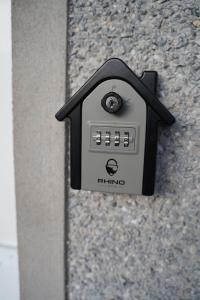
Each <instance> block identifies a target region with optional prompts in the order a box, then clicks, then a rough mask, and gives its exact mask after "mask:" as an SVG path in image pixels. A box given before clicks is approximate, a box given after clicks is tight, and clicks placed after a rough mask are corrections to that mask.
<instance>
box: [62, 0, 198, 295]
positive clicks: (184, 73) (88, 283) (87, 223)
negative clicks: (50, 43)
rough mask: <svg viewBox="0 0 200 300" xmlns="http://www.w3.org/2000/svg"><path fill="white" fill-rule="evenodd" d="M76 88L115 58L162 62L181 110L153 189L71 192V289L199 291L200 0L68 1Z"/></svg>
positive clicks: (166, 95)
mask: <svg viewBox="0 0 200 300" xmlns="http://www.w3.org/2000/svg"><path fill="white" fill-rule="evenodd" d="M68 42H69V76H70V78H69V80H70V88H71V94H73V93H74V92H75V91H76V90H77V89H78V88H80V87H81V85H82V84H83V83H84V82H85V81H86V80H87V79H88V78H89V77H90V76H91V75H92V74H93V73H94V71H95V70H96V69H97V68H98V67H99V66H100V65H101V64H102V63H103V62H104V61H105V60H106V59H107V58H110V57H113V56H115V57H120V58H122V59H123V60H124V61H125V62H126V63H128V65H129V66H130V67H131V68H132V69H133V70H134V71H135V72H136V73H137V74H138V75H140V74H141V72H142V71H143V70H156V71H157V72H158V74H159V87H158V97H159V99H160V100H161V102H162V103H164V104H165V105H166V107H167V108H168V109H169V110H170V111H171V112H172V113H173V114H174V116H175V117H176V120H177V122H176V124H175V125H173V126H172V127H171V128H163V129H162V130H160V132H159V145H158V159H157V175H156V191H155V195H154V196H152V197H141V196H131V195H114V194H102V193H92V192H86V191H73V190H70V191H69V241H68V262H69V263H68V268H69V285H68V289H69V298H70V299H72V300H75V299H77V300H80V299H84V300H93V299H94V300H102V299H106V300H119V299H134V300H135V299H152V300H157V299H162V300H168V299H169V300H173V299H174V300H175V299H182V300H183V299H185V300H186V299H187V300H189V299H194V300H199V299H200V106H199V102H200V2H199V0H197V1H195V0H193V1H192V0H182V1H181V0H179V1H175V0H172V1H166V0H165V1H164V0H163V1H152V0H136V1H127V0H123V1H122V0H117V1H114V0H111V1H106V0H101V1H92V0H90V1H84V0H70V2H69V34H68Z"/></svg>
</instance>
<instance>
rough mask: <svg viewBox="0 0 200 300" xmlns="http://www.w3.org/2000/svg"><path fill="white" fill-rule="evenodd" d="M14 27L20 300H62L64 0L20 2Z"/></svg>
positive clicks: (16, 2)
mask: <svg viewBox="0 0 200 300" xmlns="http://www.w3.org/2000/svg"><path fill="white" fill-rule="evenodd" d="M12 30H13V32H12V35H13V99H14V100H13V101H14V103H13V104H14V148H15V153H14V154H15V175H16V199H17V226H18V243H19V267H20V286H21V299H22V300H36V299H37V300H44V299H48V300H55V299H56V300H63V299H64V201H65V199H64V124H59V123H58V122H56V120H55V118H54V114H55V112H56V111H57V109H58V108H59V106H61V105H62V104H63V103H64V100H65V71H66V70H65V69H66V1H65V0H61V1H56V0H46V1H45V0H43V1H40V0H33V1H32V0H30V1H27V0H14V1H13V5H12Z"/></svg>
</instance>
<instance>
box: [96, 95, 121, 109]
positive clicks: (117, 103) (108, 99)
mask: <svg viewBox="0 0 200 300" xmlns="http://www.w3.org/2000/svg"><path fill="white" fill-rule="evenodd" d="M122 104H123V100H122V98H121V97H120V95H118V94H117V93H115V92H110V93H107V94H106V95H105V96H104V97H103V99H102V100H101V105H102V107H103V108H104V109H105V110H106V111H107V112H109V113H116V112H117V111H119V110H120V108H121V107H122Z"/></svg>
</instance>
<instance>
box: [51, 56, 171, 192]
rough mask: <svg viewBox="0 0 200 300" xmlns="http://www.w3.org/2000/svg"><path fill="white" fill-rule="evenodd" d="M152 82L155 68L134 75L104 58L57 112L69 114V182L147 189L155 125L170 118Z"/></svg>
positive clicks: (96, 187) (87, 187)
mask: <svg viewBox="0 0 200 300" xmlns="http://www.w3.org/2000/svg"><path fill="white" fill-rule="evenodd" d="M156 86H157V73H156V72H155V71H144V72H143V74H142V76H141V77H137V76H136V75H135V74H134V73H133V71H131V70H130V68H129V67H128V66H127V65H126V64H125V63H124V62H123V61H122V60H120V59H117V58H113V59H109V60H108V61H106V62H105V63H104V65H103V66H102V67H101V68H100V69H98V70H97V72H96V73H95V74H94V75H93V76H92V77H91V78H90V79H89V80H88V81H87V82H86V84H85V85H84V86H83V87H82V88H80V90H79V91H78V92H77V93H76V94H75V95H73V96H72V97H71V99H70V100H68V102H67V103H66V104H65V105H64V106H63V107H62V108H61V109H60V110H59V111H58V112H57V114H56V118H57V119H58V120H59V121H62V120H64V119H65V118H66V117H69V118H70V120H71V145H70V147H71V186H72V188H74V189H84V190H92V191H102V192H114V193H129V194H143V195H152V194H153V192H154V181H155V170H156V148H157V128H158V125H159V124H162V123H164V124H167V125H172V124H173V123H174V121H175V119H174V117H173V116H172V115H171V113H170V112H169V111H168V110H167V109H166V108H165V106H164V105H163V104H162V103H161V102H160V101H159V100H158V99H157V97H156Z"/></svg>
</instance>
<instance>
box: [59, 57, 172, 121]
mask: <svg viewBox="0 0 200 300" xmlns="http://www.w3.org/2000/svg"><path fill="white" fill-rule="evenodd" d="M109 79H121V80H124V81H126V82H127V83H129V84H130V85H131V86H132V87H133V88H134V89H135V90H136V91H137V92H138V93H139V94H140V95H141V97H142V98H143V99H144V101H145V102H146V104H147V105H149V106H150V107H151V108H152V110H153V111H154V112H155V113H156V114H157V117H158V119H159V120H160V121H161V122H163V123H165V124H166V125H172V124H173V123H174V122H175V118H174V117H173V116H172V114H171V113H170V112H169V111H168V109H167V108H166V107H165V106H164V105H163V104H162V103H161V102H160V101H159V100H158V99H157V97H156V96H155V92H156V91H155V89H156V82H157V72H155V71H145V72H144V73H143V74H142V76H141V77H140V78H139V77H137V75H136V74H135V73H134V72H133V71H132V70H131V69H130V68H129V67H128V66H127V65H126V64H125V63H124V62H123V61H122V60H121V59H118V58H111V59H109V60H107V61H106V62H105V63H104V64H103V65H102V66H101V67H100V68H99V69H98V70H97V71H96V72H95V73H94V75H93V76H92V77H91V78H90V79H89V80H88V81H87V82H86V83H85V84H84V85H83V86H82V87H81V88H80V89H79V90H78V91H77V92H76V93H75V94H74V95H73V96H72V97H71V98H70V99H69V101H68V102H67V103H66V104H64V106H63V107H62V108H61V109H60V110H59V111H58V112H57V113H56V119H57V120H58V121H63V120H64V119H65V118H66V117H68V115H69V114H70V113H71V112H72V111H73V110H74V108H75V107H77V105H79V104H80V103H81V102H83V101H84V99H85V98H86V97H87V96H88V95H89V94H90V93H91V92H92V91H93V90H94V89H95V88H96V87H97V86H98V85H99V84H100V83H101V82H103V81H105V80H109Z"/></svg>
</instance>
